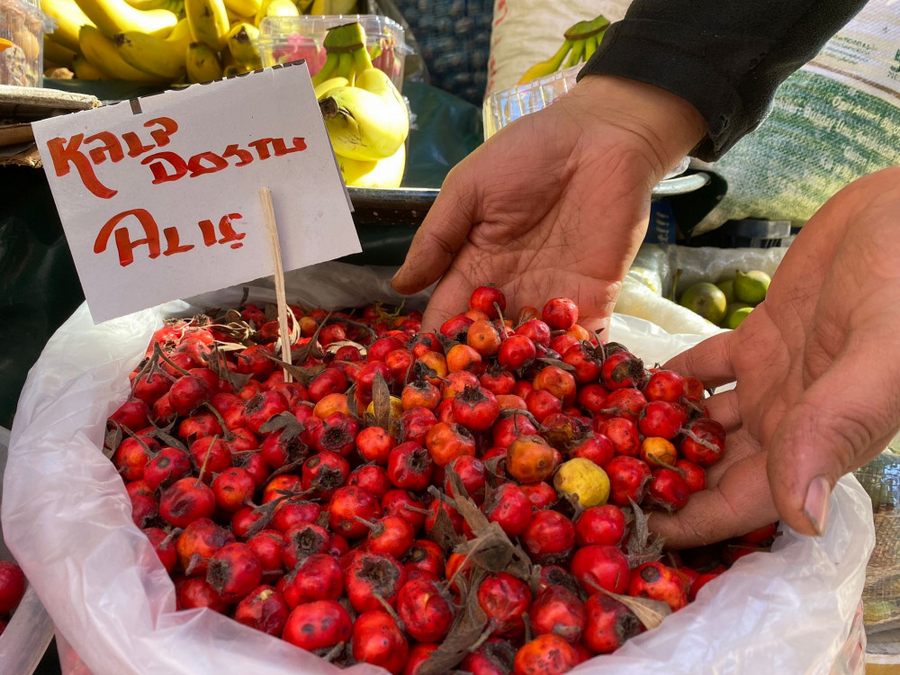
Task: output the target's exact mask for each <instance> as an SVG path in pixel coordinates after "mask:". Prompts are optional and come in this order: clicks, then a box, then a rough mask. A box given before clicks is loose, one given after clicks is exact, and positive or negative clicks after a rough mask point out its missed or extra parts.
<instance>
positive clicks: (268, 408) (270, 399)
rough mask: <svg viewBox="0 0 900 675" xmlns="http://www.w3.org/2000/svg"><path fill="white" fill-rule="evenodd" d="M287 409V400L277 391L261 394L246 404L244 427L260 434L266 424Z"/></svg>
mask: <svg viewBox="0 0 900 675" xmlns="http://www.w3.org/2000/svg"><path fill="white" fill-rule="evenodd" d="M287 409H288V402H287V399H285V398H284V396H282V395H281V394H279V393H278V392H277V391H271V390H270V391H263V392H260V393H259V394H256V395H255V396H253V397H252V398H251V399H250V400H248V401H247V402H246V403H244V410H243V417H244V425H245V426H246V427H247V428H248V429H250V431H252V432H253V433H255V434H258V433H260V429H261V428H262V426H263V425H264V424H265V423H266V422H268V421H269V420H270V419H272V418H273V417H275V415H279V414H281V413H283V412H284V411H285V410H287Z"/></svg>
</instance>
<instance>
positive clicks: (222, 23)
mask: <svg viewBox="0 0 900 675" xmlns="http://www.w3.org/2000/svg"><path fill="white" fill-rule="evenodd" d="M82 2H84V0H82ZM184 12H185V15H186V16H187V20H188V26H190V29H191V39H192V40H193V41H194V42H202V43H204V44H205V45H207V46H208V47H210V48H211V49H213V50H215V51H218V50H220V49H222V48H223V47H225V43H226V39H227V37H228V31H229V29H230V24H229V23H228V10H227V9H225V3H224V2H222V0H184Z"/></svg>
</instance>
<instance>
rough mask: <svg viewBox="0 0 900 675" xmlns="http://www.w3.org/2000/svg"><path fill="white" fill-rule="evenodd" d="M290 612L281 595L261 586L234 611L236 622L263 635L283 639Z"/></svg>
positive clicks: (247, 596) (249, 594)
mask: <svg viewBox="0 0 900 675" xmlns="http://www.w3.org/2000/svg"><path fill="white" fill-rule="evenodd" d="M289 612H290V610H289V609H288V606H287V603H286V602H285V601H284V597H283V596H282V595H281V593H279V592H278V591H276V590H275V589H274V588H272V587H271V586H259V587H257V588H255V589H254V590H253V591H251V592H250V593H248V594H247V595H246V596H245V597H244V599H243V600H241V601H240V602H239V603H238V606H237V608H235V610H234V620H235V621H237V622H238V623H242V624H244V625H245V626H250V627H251V628H255V629H256V630H258V631H262V632H263V633H268V634H269V635H275V636H277V637H281V633H282V632H283V631H284V625H285V624H286V623H287V618H288V613H289Z"/></svg>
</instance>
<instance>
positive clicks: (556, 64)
mask: <svg viewBox="0 0 900 675" xmlns="http://www.w3.org/2000/svg"><path fill="white" fill-rule="evenodd" d="M608 27H609V19H607V18H606V17H604V16H598V17H597V18H596V19H592V20H591V21H579V22H578V23H576V24H575V25H574V26H572V27H570V28H569V29H568V30H567V31H566V32H565V33H564V34H563V38H564V40H563V43H562V46H561V47H560V48H559V49H558V50H557V51H556V53H555V54H554V55H553V56H551V57H550V58H549V59H546V60H545V61H540V62H538V63H535V64H534V65H533V66H531V68H529V69H528V70H526V71H525V74H524V75H522V79H520V80H519V84H526V83H528V82H532V81H533V80H537V79H538V78H541V77H545V76H547V75H550V74H552V73H555V72H556V71H557V70H561V69H564V68H571V67H572V66H576V65H578V64H579V63H581V62H582V61H587V60H588V59H590V58H591V57H592V56H593V55H594V52H595V51H597V47H598V46H599V45H600V42H601V41H602V40H603V34H604V33H605V32H606V29H607V28H608Z"/></svg>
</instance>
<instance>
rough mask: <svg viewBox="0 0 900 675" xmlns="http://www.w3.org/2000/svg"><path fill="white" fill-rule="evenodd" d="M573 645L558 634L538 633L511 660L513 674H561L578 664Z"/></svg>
mask: <svg viewBox="0 0 900 675" xmlns="http://www.w3.org/2000/svg"><path fill="white" fill-rule="evenodd" d="M578 658H579V657H578V652H577V651H576V650H575V647H573V646H572V645H570V644H569V643H568V642H566V641H565V640H564V639H563V638H561V637H559V636H558V635H552V634H551V635H539V636H537V637H536V638H535V639H534V640H532V641H531V642H526V643H525V644H524V645H523V646H522V647H521V649H519V651H518V652H516V659H515V661H514V662H513V673H515V675H561V674H562V673H566V672H568V671H570V670H572V668H574V667H575V666H576V665H578Z"/></svg>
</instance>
